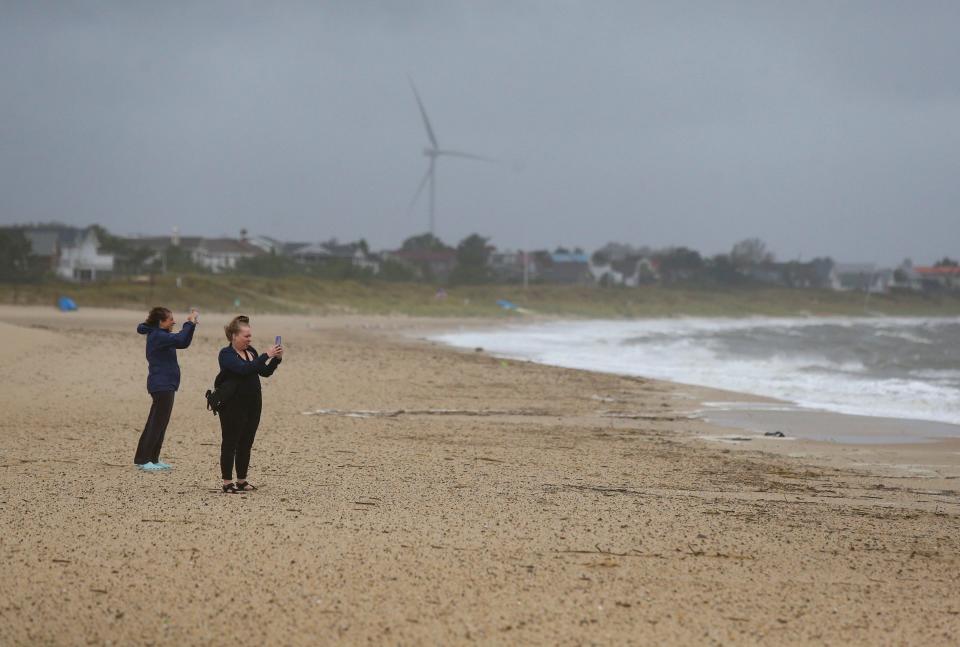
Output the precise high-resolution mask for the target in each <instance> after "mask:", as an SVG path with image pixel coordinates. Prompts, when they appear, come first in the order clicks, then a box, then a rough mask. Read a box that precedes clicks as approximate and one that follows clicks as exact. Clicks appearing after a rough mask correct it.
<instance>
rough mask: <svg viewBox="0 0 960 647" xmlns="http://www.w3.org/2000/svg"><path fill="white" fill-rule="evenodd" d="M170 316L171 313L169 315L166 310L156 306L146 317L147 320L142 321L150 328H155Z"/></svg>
mask: <svg viewBox="0 0 960 647" xmlns="http://www.w3.org/2000/svg"><path fill="white" fill-rule="evenodd" d="M171 314H173V313H171V312H170V311H169V310H167V309H166V308H162V307H160V306H157V307H155V308H153V309H152V310H151V311H150V313H149V314H148V315H147V320H146V321H144V322H143V323H145V324H147V325H148V326H150V327H152V328H156V327H157V326H159V325H160V322H161V321H166V320H167V319H169V318H170V315H171Z"/></svg>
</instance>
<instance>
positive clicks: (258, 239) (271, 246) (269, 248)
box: [246, 236, 287, 256]
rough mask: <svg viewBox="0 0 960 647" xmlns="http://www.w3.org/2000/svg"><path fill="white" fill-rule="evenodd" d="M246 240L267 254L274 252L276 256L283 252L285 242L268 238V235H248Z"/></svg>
mask: <svg viewBox="0 0 960 647" xmlns="http://www.w3.org/2000/svg"><path fill="white" fill-rule="evenodd" d="M246 241H247V242H248V243H250V244H251V245H253V246H254V247H259V248H260V249H262V250H263V251H264V252H266V253H267V254H276V255H278V256H280V255H282V254H284V253H285V250H284V247H285V246H286V245H287V243H284V242H282V241H279V240H277V239H276V238H270V237H269V236H249V237H247V238H246Z"/></svg>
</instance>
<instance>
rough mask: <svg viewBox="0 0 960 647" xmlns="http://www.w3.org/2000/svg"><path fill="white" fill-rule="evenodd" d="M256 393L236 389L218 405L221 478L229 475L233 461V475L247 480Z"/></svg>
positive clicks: (256, 409)
mask: <svg viewBox="0 0 960 647" xmlns="http://www.w3.org/2000/svg"><path fill="white" fill-rule="evenodd" d="M261 406H262V400H261V395H260V393H254V394H246V393H238V394H236V395H235V396H233V397H232V398H231V399H230V400H228V401H227V402H225V403H224V404H223V406H222V407H221V408H220V433H221V434H222V438H223V440H222V442H221V444H220V473H221V476H222V477H223V480H225V481H229V480H230V479H232V478H233V464H234V462H236V464H237V479H239V480H241V481H245V480H247V468H248V467H249V466H250V450H251V448H253V439H254V437H255V436H256V435H257V427H258V426H260V408H261Z"/></svg>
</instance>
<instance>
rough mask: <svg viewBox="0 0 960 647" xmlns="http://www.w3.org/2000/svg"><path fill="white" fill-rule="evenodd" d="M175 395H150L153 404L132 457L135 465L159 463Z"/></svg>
mask: <svg viewBox="0 0 960 647" xmlns="http://www.w3.org/2000/svg"><path fill="white" fill-rule="evenodd" d="M175 395H176V392H174V391H161V392H160V393H151V394H150V397H151V398H153V404H152V405H150V415H148V416H147V424H146V425H144V427H143V433H141V434H140V442H139V443H137V453H136V455H135V456H134V457H133V462H134V463H136V464H137V465H143V464H144V463H158V462H160V448H161V447H163V437H164V436H165V435H166V433H167V424H168V423H169V422H170V414H171V412H173V398H174V396H175Z"/></svg>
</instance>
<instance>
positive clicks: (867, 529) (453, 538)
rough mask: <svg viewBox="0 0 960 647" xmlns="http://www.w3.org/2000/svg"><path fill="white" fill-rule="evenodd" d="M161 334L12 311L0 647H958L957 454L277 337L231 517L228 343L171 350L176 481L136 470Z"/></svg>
mask: <svg viewBox="0 0 960 647" xmlns="http://www.w3.org/2000/svg"><path fill="white" fill-rule="evenodd" d="M143 314H144V313H139V312H123V311H109V310H83V311H80V312H77V313H72V314H69V315H64V314H60V313H57V312H54V311H52V310H49V309H41V308H10V307H0V333H2V334H3V339H4V342H5V343H4V344H2V348H0V366H2V368H3V375H4V382H3V389H2V391H0V412H2V414H3V415H2V416H0V523H2V527H3V529H4V532H3V533H2V534H0V556H2V560H3V569H2V571H0V573H2V574H0V584H2V586H0V625H2V627H3V638H2V640H0V642H3V643H4V644H13V645H20V644H56V645H75V644H107V643H111V644H157V645H166V644H186V645H194V644H215V643H216V644H222V643H224V642H243V643H245V644H251V645H258V644H271V645H272V644H290V645H313V644H368V643H373V644H400V645H414V644H464V643H470V642H479V643H484V644H491V643H493V644H508V643H509V644H513V643H516V644H548V645H555V644H571V645H572V644H657V645H663V644H676V645H689V644H730V643H735V644H869V645H878V644H917V645H950V644H956V641H957V636H958V635H960V595H958V594H957V591H958V590H960V586H958V584H960V569H958V567H960V551H958V548H960V532H958V531H960V493H958V491H957V490H958V483H960V481H958V480H957V474H956V464H957V461H956V459H953V458H951V457H952V456H960V454H958V451H960V450H958V448H957V447H956V446H954V447H953V449H952V450H945V449H943V448H940V449H938V450H937V452H936V456H938V457H940V459H941V460H942V462H944V464H943V465H941V466H939V467H936V466H934V467H933V468H932V469H928V470H927V471H926V472H923V473H920V472H911V471H910V470H909V469H904V465H906V464H907V463H904V462H902V463H897V462H896V460H889V461H888V460H886V459H885V458H884V455H883V452H892V453H891V454H889V455H888V456H887V458H891V457H892V458H897V457H898V456H903V454H902V452H904V451H908V449H905V448H904V447H892V446H878V447H874V446H868V447H851V446H845V445H840V444H837V443H816V442H813V441H797V442H793V443H792V444H789V445H788V444H787V443H785V442H783V441H781V440H769V439H751V440H750V441H737V440H730V439H729V438H727V440H726V441H725V440H724V439H723V437H724V436H736V431H735V430H731V429H719V428H717V427H715V426H711V425H709V424H707V423H705V422H703V421H701V420H696V419H691V418H689V417H688V416H689V415H690V414H691V412H692V411H694V410H696V409H697V408H698V407H699V403H700V402H703V401H707V400H715V399H717V394H716V393H714V392H710V391H708V390H705V389H695V388H693V387H684V386H679V385H674V384H669V383H664V382H655V381H650V380H643V379H636V378H623V377H616V376H609V375H603V374H597V373H590V372H586V371H576V370H568V369H559V368H551V367H544V366H539V365H535V364H531V363H526V362H515V361H504V360H499V359H497V358H493V357H489V356H487V355H486V354H484V353H465V352H458V351H453V350H449V349H446V348H442V347H440V346H436V345H431V344H429V343H425V342H423V341H419V340H416V339H411V338H410V337H409V336H408V335H407V333H409V331H411V330H414V331H416V330H426V329H430V328H434V327H436V326H438V325H439V326H445V325H450V323H451V322H447V321H443V322H437V321H424V320H415V319H408V318H402V317H380V318H371V317H329V318H322V319H312V318H309V317H300V316H289V317H280V316H263V317H254V320H253V324H254V344H255V345H257V346H258V347H263V346H265V345H266V344H267V343H269V340H271V339H272V338H273V336H274V335H276V334H282V335H283V336H284V340H285V344H286V346H287V358H286V360H285V361H284V364H283V365H282V366H281V367H280V370H278V372H277V374H276V375H275V376H274V377H273V378H271V379H269V380H265V381H264V384H265V387H264V401H265V405H264V415H263V422H262V424H261V427H260V431H259V432H258V436H257V443H256V445H255V448H254V454H253V464H252V467H251V475H250V478H251V481H252V482H254V483H257V484H258V485H259V486H261V489H260V490H259V491H257V492H254V493H250V494H244V495H236V496H229V495H222V494H220V493H219V474H218V473H217V458H218V446H219V426H218V423H217V420H216V419H215V418H214V417H213V416H212V415H211V414H209V413H208V412H207V411H206V409H205V403H204V400H203V396H202V394H203V391H204V390H205V389H206V388H208V383H209V382H211V381H212V379H213V376H214V375H215V373H216V353H217V350H218V349H219V347H221V346H222V345H223V344H224V343H225V340H224V339H223V337H222V333H221V332H220V330H221V328H220V326H222V323H224V320H225V317H214V316H211V315H208V314H205V315H204V316H203V317H202V318H201V326H200V330H199V332H198V335H197V339H196V340H195V342H194V344H193V346H191V348H190V349H188V350H186V351H181V352H180V364H181V367H182V369H183V373H184V379H183V383H182V385H181V391H180V393H179V394H178V396H177V403H176V406H175V409H174V414H173V418H172V421H171V425H170V428H169V429H168V432H167V441H166V444H165V451H164V458H165V459H166V460H168V461H169V462H171V463H172V464H173V465H174V470H172V471H171V472H168V473H142V472H138V471H136V470H135V469H134V468H133V467H132V465H131V461H132V455H133V450H134V448H135V446H136V441H137V438H138V436H139V433H140V429H141V428H142V426H143V421H144V417H145V415H146V412H147V409H148V408H149V398H148V396H147V394H146V392H145V377H146V366H145V360H144V358H143V340H142V338H141V337H140V336H139V335H136V334H135V333H134V332H133V331H134V328H135V326H136V323H137V322H138V321H139V320H140V319H141V318H142V316H143ZM179 317H180V318H182V317H183V315H182V314H181V315H179ZM258 340H259V343H258ZM730 397H735V396H733V395H730ZM305 414H310V415H305ZM718 438H720V439H719V440H718ZM946 442H948V443H949V442H950V441H946ZM911 447H912V446H911ZM928 449H929V448H928ZM870 452H873V453H872V454H871V453H870ZM791 454H792V455H791ZM930 456H932V455H930ZM917 461H918V462H917V463H916V464H918V465H924V466H925V468H930V467H931V465H932V463H930V462H928V463H923V459H922V457H921V458H918V459H917ZM951 461H952V462H951ZM909 462H910V463H913V462H914V459H912V458H911V459H910V461H909ZM885 463H889V465H886V464H885Z"/></svg>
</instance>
